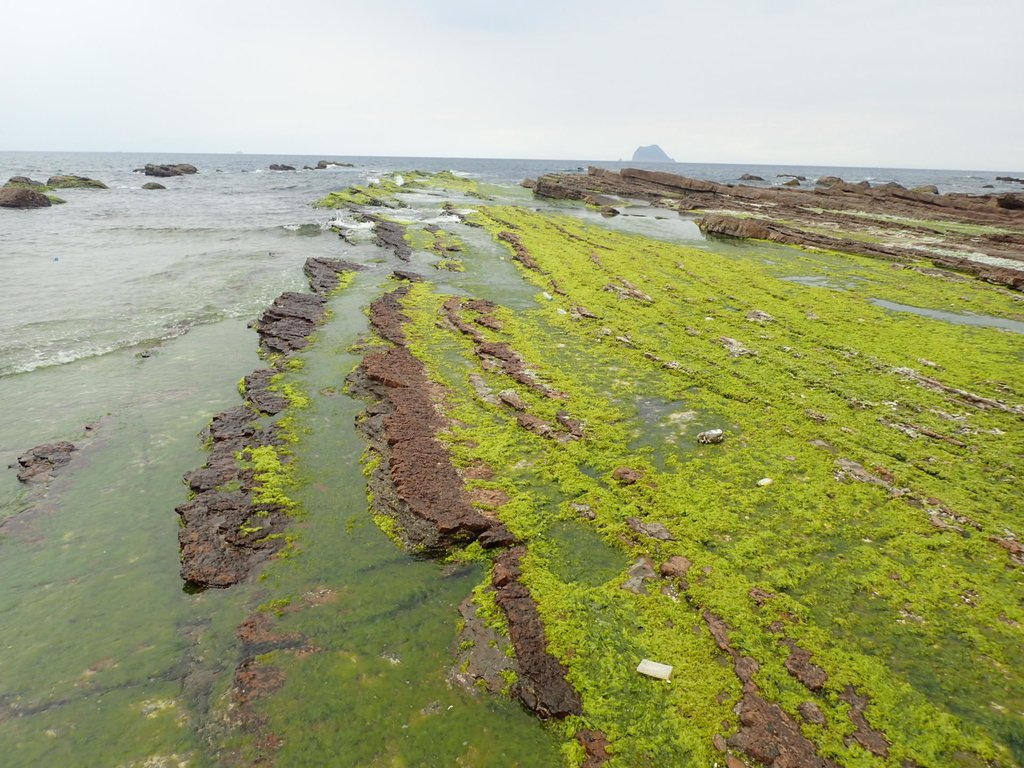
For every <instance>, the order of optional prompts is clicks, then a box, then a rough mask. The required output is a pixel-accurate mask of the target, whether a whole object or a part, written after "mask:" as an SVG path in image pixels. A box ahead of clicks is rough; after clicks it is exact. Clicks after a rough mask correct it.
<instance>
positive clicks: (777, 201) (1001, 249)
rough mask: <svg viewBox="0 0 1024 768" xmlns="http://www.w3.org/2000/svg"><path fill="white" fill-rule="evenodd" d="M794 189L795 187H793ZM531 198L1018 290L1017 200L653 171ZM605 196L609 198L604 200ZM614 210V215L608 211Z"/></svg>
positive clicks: (545, 180) (1021, 201)
mask: <svg viewBox="0 0 1024 768" xmlns="http://www.w3.org/2000/svg"><path fill="white" fill-rule="evenodd" d="M793 181H797V179H793ZM524 184H525V185H526V186H530V187H532V188H533V191H534V194H535V195H537V196H538V197H546V198H554V199H564V200H581V201H584V202H587V203H589V204H591V205H594V206H597V207H602V206H603V207H609V206H613V207H615V210H616V211H618V212H626V213H628V210H629V209H628V205H629V201H630V200H635V201H646V202H647V203H651V204H653V205H656V206H659V207H662V208H666V209H670V210H676V211H678V212H679V213H680V215H684V216H688V217H693V218H694V219H696V220H697V223H698V225H699V226H700V228H701V230H702V231H704V232H705V233H707V234H712V235H723V236H730V237H738V238H750V239H755V240H768V241H773V242H778V243H784V244H787V245H798V246H804V247H811V248H818V249H825V250H834V251H840V252H843V253H856V254H860V255H864V256H870V257H873V258H881V259H887V260H891V261H894V262H898V263H902V264H908V265H912V264H918V263H920V262H931V264H932V265H933V266H934V267H937V268H941V269H946V270H951V271H954V272H960V273H967V274H970V275H974V276H976V277H978V278H980V279H983V280H986V281H988V282H992V283H996V284H1000V285H1006V286H1009V287H1011V288H1014V289H1017V290H1021V289H1024V194H1021V193H1006V194H999V195H964V194H938V192H937V190H935V191H931V190H928V191H926V190H908V189H904V188H903V187H901V186H900V185H898V184H892V183H890V184H882V185H878V186H872V185H871V184H869V183H868V182H859V183H856V184H849V183H846V182H844V181H843V180H842V179H840V178H837V177H823V178H820V179H818V180H817V182H816V184H815V185H814V187H813V189H797V188H792V187H787V186H753V185H747V184H720V183H717V182H712V181H705V180H701V179H691V178H687V177H685V176H679V175H675V174H670V173H664V172H661V171H647V170H642V169H638V168H625V169H623V170H621V171H619V172H614V171H609V170H605V169H602V168H596V167H591V168H590V169H589V170H588V172H587V173H586V174H585V175H583V174H556V175H550V176H542V177H540V178H539V179H536V180H535V181H534V180H527V181H526V182H524ZM612 196H614V197H612ZM616 206H617V207H616Z"/></svg>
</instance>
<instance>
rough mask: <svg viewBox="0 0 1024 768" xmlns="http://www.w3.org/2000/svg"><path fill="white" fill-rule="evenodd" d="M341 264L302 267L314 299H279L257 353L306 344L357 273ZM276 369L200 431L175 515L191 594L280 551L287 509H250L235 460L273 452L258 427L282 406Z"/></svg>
mask: <svg viewBox="0 0 1024 768" xmlns="http://www.w3.org/2000/svg"><path fill="white" fill-rule="evenodd" d="M359 268H360V267H359V265H357V264H352V263H350V262H346V261H343V260H341V259H322V258H320V259H318V258H313V259H309V260H307V262H306V264H305V267H304V271H305V273H306V276H307V278H308V279H309V283H310V287H311V288H312V289H313V290H314V291H316V293H313V294H309V293H292V292H289V293H283V294H281V296H278V297H277V299H275V300H274V303H273V304H272V305H271V307H270V308H269V309H267V311H266V312H264V313H263V316H262V317H261V318H260V320H259V323H258V324H257V332H258V333H259V336H260V346H261V347H262V348H263V350H264V351H266V352H271V353H279V354H283V355H288V354H290V353H291V352H294V351H295V350H297V349H301V348H303V347H304V346H305V345H306V344H307V343H308V342H307V339H306V337H307V336H308V335H309V334H310V333H312V332H313V330H314V329H315V328H316V325H317V323H319V322H320V321H321V320H322V319H323V316H324V312H325V306H324V305H325V302H326V299H325V298H324V296H323V295H322V294H326V293H328V292H330V291H331V290H333V289H334V287H336V286H337V284H338V275H339V274H340V273H343V272H346V271H350V270H354V269H359ZM280 372H281V369H280V368H260V369H257V370H255V371H253V372H252V373H250V374H249V375H248V376H246V377H245V379H244V381H243V387H242V389H243V393H244V394H243V397H244V398H245V401H246V404H245V405H241V406H237V407H235V408H231V409H229V410H227V411H224V412H222V413H218V414H217V415H216V416H214V417H213V419H212V420H211V422H210V425H209V427H208V428H207V429H206V430H205V432H204V437H205V438H207V439H208V440H209V442H210V452H209V454H208V456H207V460H206V463H205V464H204V465H203V466H202V467H200V468H199V469H196V470H193V471H192V472H189V473H187V474H186V475H185V482H186V484H187V485H188V487H189V490H190V491H191V492H192V493H193V494H195V495H194V496H193V498H191V499H190V500H189V501H187V502H185V503H184V504H180V505H179V506H178V507H177V508H176V509H175V512H177V514H178V515H179V516H180V517H181V521H182V527H181V528H180V529H179V531H178V544H179V547H180V549H181V577H182V579H184V580H185V582H186V583H188V584H190V585H191V586H193V587H196V588H207V587H228V586H231V585H232V584H237V583H238V582H240V581H242V580H244V579H246V578H247V577H248V576H249V574H251V573H252V572H253V570H254V569H255V568H256V567H257V566H258V565H259V564H261V563H263V562H264V561H266V560H267V559H269V558H270V557H271V556H272V555H273V554H274V553H275V552H277V551H279V550H280V549H281V547H282V546H283V540H282V538H281V537H280V536H278V535H277V534H280V533H282V532H283V531H284V530H285V529H286V528H287V526H288V523H289V518H288V514H287V510H286V509H284V508H283V507H282V506H280V505H276V504H267V503H257V502H255V501H254V497H253V491H254V489H255V487H256V481H255V479H254V476H253V472H252V471H251V470H248V469H245V468H243V467H242V465H241V464H240V463H239V461H238V459H237V458H236V457H237V456H238V455H239V454H242V453H243V452H244V451H245V450H246V449H251V448H258V447H260V446H267V445H275V444H276V442H277V436H276V432H275V429H274V427H273V425H271V426H269V427H266V428H263V427H261V426H260V415H261V414H266V415H274V414H278V413H281V412H282V411H284V410H285V409H286V408H287V407H288V405H289V401H288V399H287V398H286V397H285V396H284V395H282V394H280V393H278V392H275V391H274V390H273V389H272V387H273V378H274V376H275V375H277V374H279V373H280Z"/></svg>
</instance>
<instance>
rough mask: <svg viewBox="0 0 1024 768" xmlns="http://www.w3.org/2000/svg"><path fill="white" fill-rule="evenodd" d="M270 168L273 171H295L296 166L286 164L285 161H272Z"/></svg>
mask: <svg viewBox="0 0 1024 768" xmlns="http://www.w3.org/2000/svg"><path fill="white" fill-rule="evenodd" d="M270 170H272V171H294V170H295V166H293V165H285V164H284V163H271V164H270Z"/></svg>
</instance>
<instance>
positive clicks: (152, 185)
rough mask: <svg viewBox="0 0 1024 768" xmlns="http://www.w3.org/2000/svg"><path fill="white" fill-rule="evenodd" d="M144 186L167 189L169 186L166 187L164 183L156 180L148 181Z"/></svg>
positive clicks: (144, 187) (146, 187) (145, 187)
mask: <svg viewBox="0 0 1024 768" xmlns="http://www.w3.org/2000/svg"><path fill="white" fill-rule="evenodd" d="M142 188H143V189H167V187H165V186H164V185H163V184H159V183H158V182H155V181H147V182H146V183H145V184H143V185H142Z"/></svg>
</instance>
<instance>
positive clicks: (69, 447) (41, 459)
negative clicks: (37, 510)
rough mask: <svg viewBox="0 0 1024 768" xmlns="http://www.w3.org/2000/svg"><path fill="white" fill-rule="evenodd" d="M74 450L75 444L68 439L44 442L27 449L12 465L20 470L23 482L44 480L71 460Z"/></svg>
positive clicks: (19, 473)
mask: <svg viewBox="0 0 1024 768" xmlns="http://www.w3.org/2000/svg"><path fill="white" fill-rule="evenodd" d="M74 451H75V446H74V444H73V443H69V442H67V441H60V442H57V443H44V444H43V445H37V446H36V447H35V448H30V449H29V450H27V451H25V453H23V454H21V456H19V457H18V461H17V462H16V463H14V464H11V465H10V467H11V468H12V469H17V470H18V479H19V480H20V481H21V482H23V483H28V482H44V481H46V480H49V479H50V478H51V477H52V476H53V473H54V472H55V471H56V470H58V469H60V468H61V467H63V466H65V465H66V464H68V463H69V462H70V461H71V454H72V453H73V452H74Z"/></svg>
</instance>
